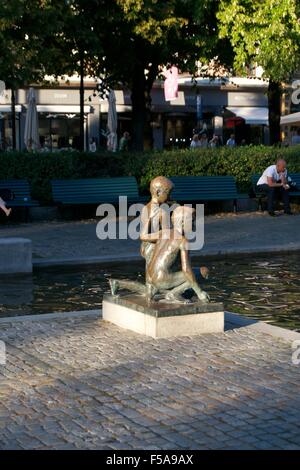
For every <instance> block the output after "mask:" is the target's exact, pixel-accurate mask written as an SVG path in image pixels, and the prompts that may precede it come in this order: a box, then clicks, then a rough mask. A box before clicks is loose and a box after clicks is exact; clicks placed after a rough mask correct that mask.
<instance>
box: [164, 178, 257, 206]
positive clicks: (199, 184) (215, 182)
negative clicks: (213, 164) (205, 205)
mask: <svg viewBox="0 0 300 470" xmlns="http://www.w3.org/2000/svg"><path fill="white" fill-rule="evenodd" d="M170 179H171V180H172V181H173V183H174V185H175V187H174V190H173V191H172V199H174V200H175V201H177V202H183V203H185V202H196V201H197V202H208V201H229V200H230V201H233V207H234V210H235V211H236V209H237V200H238V199H244V198H245V197H248V195H247V194H239V193H238V192H237V188H236V182H235V179H234V178H233V176H172V177H171V178H170Z"/></svg>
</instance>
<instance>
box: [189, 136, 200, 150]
mask: <svg viewBox="0 0 300 470" xmlns="http://www.w3.org/2000/svg"><path fill="white" fill-rule="evenodd" d="M199 147H201V145H200V141H199V135H198V134H194V135H193V138H192V142H191V144H190V148H191V149H196V148H199Z"/></svg>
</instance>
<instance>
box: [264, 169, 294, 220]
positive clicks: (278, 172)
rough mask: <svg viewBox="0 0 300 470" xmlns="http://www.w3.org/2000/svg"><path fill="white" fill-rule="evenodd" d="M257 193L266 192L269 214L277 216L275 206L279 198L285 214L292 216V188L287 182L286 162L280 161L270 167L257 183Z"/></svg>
mask: <svg viewBox="0 0 300 470" xmlns="http://www.w3.org/2000/svg"><path fill="white" fill-rule="evenodd" d="M256 189H257V191H259V192H264V193H266V194H267V197H268V212H269V214H270V215H271V216H273V217H274V216H275V215H276V214H275V212H274V204H275V201H276V199H277V198H278V197H280V196H281V197H282V200H283V205H284V213H285V214H288V215H291V214H292V212H291V208H290V202H289V189H290V186H289V185H288V182H287V169H286V161H285V160H278V161H277V162H276V165H271V166H268V168H267V169H266V170H265V171H264V172H263V174H262V176H261V177H260V178H259V180H258V182H257V188H256Z"/></svg>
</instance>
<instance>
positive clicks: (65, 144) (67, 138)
mask: <svg viewBox="0 0 300 470" xmlns="http://www.w3.org/2000/svg"><path fill="white" fill-rule="evenodd" d="M39 134H40V142H41V146H42V148H44V149H48V150H53V151H55V150H58V149H64V148H66V149H68V148H74V149H79V136H80V120H79V114H49V113H48V114H47V113H40V114H39Z"/></svg>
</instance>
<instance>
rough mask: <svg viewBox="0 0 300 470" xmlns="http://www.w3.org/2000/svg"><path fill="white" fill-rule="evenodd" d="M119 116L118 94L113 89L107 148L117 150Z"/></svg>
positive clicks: (109, 107) (110, 98)
mask: <svg viewBox="0 0 300 470" xmlns="http://www.w3.org/2000/svg"><path fill="white" fill-rule="evenodd" d="M117 127H118V116H117V107H116V95H115V92H114V91H113V90H111V91H110V93H109V96H108V116H107V128H108V136H107V149H108V150H112V151H113V152H116V150H117V146H118V138H117Z"/></svg>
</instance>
